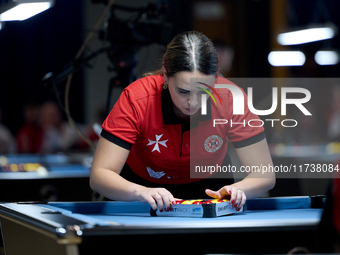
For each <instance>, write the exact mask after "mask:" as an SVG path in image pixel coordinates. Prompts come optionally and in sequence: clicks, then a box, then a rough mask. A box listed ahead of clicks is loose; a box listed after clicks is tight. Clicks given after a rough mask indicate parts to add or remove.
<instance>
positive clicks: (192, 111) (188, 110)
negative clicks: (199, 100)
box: [185, 108, 198, 113]
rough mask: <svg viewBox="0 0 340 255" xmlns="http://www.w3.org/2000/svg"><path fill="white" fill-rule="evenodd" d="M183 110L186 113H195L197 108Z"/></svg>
mask: <svg viewBox="0 0 340 255" xmlns="http://www.w3.org/2000/svg"><path fill="white" fill-rule="evenodd" d="M185 110H187V112H190V113H195V112H197V110H198V108H185Z"/></svg>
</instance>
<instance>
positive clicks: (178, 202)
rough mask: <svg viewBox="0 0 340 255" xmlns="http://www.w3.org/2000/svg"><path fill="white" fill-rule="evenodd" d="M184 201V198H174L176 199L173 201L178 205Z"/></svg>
mask: <svg viewBox="0 0 340 255" xmlns="http://www.w3.org/2000/svg"><path fill="white" fill-rule="evenodd" d="M184 201H186V200H184V199H182V200H176V201H175V205H180V204H182V203H183V202H184Z"/></svg>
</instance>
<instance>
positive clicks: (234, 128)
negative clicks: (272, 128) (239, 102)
mask: <svg viewBox="0 0 340 255" xmlns="http://www.w3.org/2000/svg"><path fill="white" fill-rule="evenodd" d="M242 92H243V95H244V114H241V115H234V114H233V107H230V108H229V109H228V111H229V116H232V117H231V118H230V120H229V121H230V122H229V130H228V138H229V141H230V142H232V143H233V145H234V147H235V148H241V147H245V146H248V145H251V144H254V143H257V142H259V141H261V140H263V139H265V137H266V136H265V133H264V128H263V124H264V122H263V121H262V120H261V119H260V118H259V117H258V116H257V115H256V114H254V113H252V112H251V111H250V110H249V108H248V97H247V94H246V93H245V92H244V91H243V89H242ZM231 100H233V98H232V97H231ZM230 105H231V106H232V105H233V104H230Z"/></svg>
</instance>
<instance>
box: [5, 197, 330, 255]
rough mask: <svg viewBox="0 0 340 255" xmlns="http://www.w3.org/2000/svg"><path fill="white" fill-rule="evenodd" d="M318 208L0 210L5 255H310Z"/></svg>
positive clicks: (276, 201)
mask: <svg viewBox="0 0 340 255" xmlns="http://www.w3.org/2000/svg"><path fill="white" fill-rule="evenodd" d="M323 202H324V200H322V201H321V202H320V198H319V202H317V203H315V202H314V198H313V199H312V198H311V197H273V198H258V199H254V200H248V201H247V204H246V208H245V210H244V211H243V212H241V213H237V214H233V215H229V216H222V217H215V218H188V217H153V216H150V206H149V205H148V204H144V203H140V202H119V201H106V202H49V203H27V202H24V203H1V204H0V219H1V228H2V232H3V239H4V244H5V250H6V254H7V255H14V254H35V255H39V254H49V255H54V254H58V255H61V254H65V255H66V254H68V255H71V254H72V255H78V254H115V253H122V254H130V253H134V254H137V253H140V252H147V254H149V253H154V254H176V253H180V254H205V253H281V254H283V253H287V252H288V251H289V250H290V249H292V248H294V247H296V246H304V247H307V248H309V249H313V245H314V243H315V238H316V234H317V230H318V224H319V221H320V219H321V215H322V212H323V209H322V205H323ZM314 207H316V208H314Z"/></svg>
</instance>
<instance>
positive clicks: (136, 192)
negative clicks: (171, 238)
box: [90, 137, 174, 210]
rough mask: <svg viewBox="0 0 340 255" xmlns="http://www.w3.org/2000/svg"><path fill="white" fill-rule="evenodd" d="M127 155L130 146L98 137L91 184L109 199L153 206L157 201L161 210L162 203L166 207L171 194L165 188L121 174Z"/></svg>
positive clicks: (172, 199)
mask: <svg viewBox="0 0 340 255" xmlns="http://www.w3.org/2000/svg"><path fill="white" fill-rule="evenodd" d="M128 155H129V150H127V149H124V148H122V147H120V146H118V145H116V144H114V143H112V142H110V141H108V140H107V139H105V138H103V137H100V139H99V142H98V146H97V149H96V153H95V155H94V158H93V163H92V167H91V174H90V186H91V188H92V189H93V190H95V191H97V192H98V193H100V194H102V195H103V196H105V197H107V198H109V199H113V200H123V201H141V202H143V203H145V202H147V203H149V204H150V205H151V207H152V208H153V209H154V210H157V205H158V207H159V209H160V210H163V205H165V208H166V209H167V208H169V202H170V203H172V202H173V201H174V198H173V196H172V195H171V193H170V192H169V191H167V190H166V189H163V188H147V187H144V186H141V185H138V184H135V183H132V182H129V181H128V180H126V179H124V178H123V177H121V176H120V172H121V170H122V168H123V166H124V164H125V162H126V159H127V157H128Z"/></svg>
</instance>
